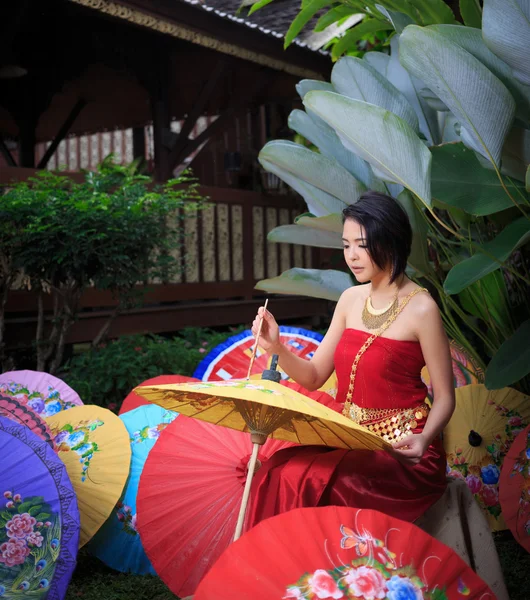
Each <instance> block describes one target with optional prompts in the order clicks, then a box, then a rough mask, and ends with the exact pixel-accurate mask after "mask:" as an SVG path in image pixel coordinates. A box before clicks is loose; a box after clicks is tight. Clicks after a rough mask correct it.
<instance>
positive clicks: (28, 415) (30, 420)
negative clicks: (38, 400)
mask: <svg viewBox="0 0 530 600" xmlns="http://www.w3.org/2000/svg"><path fill="white" fill-rule="evenodd" d="M0 417H7V418H8V419H11V420H12V421H16V422H17V423H20V424H21V425H25V426H26V427H28V428H29V429H31V431H33V433H34V434H35V435H36V436H37V437H40V438H41V440H44V441H45V442H47V443H48V444H49V445H50V446H51V447H52V448H53V449H55V443H54V441H53V436H52V434H51V431H50V429H49V427H48V425H47V423H46V421H45V420H44V419H43V418H42V417H41V416H39V415H38V414H37V413H36V412H35V411H33V410H32V409H31V408H30V407H29V406H28V405H27V404H22V403H21V402H19V401H18V400H17V399H16V398H10V397H8V396H1V395H0Z"/></svg>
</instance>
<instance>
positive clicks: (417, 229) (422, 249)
mask: <svg viewBox="0 0 530 600" xmlns="http://www.w3.org/2000/svg"><path fill="white" fill-rule="evenodd" d="M397 199H398V201H399V203H400V204H401V206H402V207H403V208H404V209H405V210H406V212H407V215H408V217H409V221H410V226H411V227H412V248H411V251H410V256H409V260H408V263H409V265H411V266H412V267H413V268H414V270H415V271H416V274H417V275H419V276H422V275H427V274H429V273H431V272H432V267H431V265H430V263H429V250H428V246H427V223H426V221H425V218H424V217H423V215H422V214H421V213H420V209H419V208H418V207H417V206H416V204H415V202H414V198H413V197H412V194H411V193H410V192H409V191H408V190H403V191H402V192H401V194H399V196H398V197H397Z"/></svg>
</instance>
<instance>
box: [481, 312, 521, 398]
mask: <svg viewBox="0 0 530 600" xmlns="http://www.w3.org/2000/svg"><path fill="white" fill-rule="evenodd" d="M529 338H530V319H528V320H527V321H524V322H523V323H522V325H521V326H520V327H519V329H517V331H516V332H515V333H514V334H513V335H512V336H511V337H510V338H508V339H507V340H506V341H505V342H504V344H502V346H501V347H500V348H499V349H498V350H497V352H496V354H495V356H494V357H493V359H492V360H491V362H490V364H489V365H488V367H487V369H486V380H485V384H486V387H487V388H488V389H489V390H498V389H500V388H503V387H506V386H508V385H512V384H513V383H516V382H517V381H520V380H521V379H522V378H523V377H526V375H528V373H530V344H529V343H528V339H529Z"/></svg>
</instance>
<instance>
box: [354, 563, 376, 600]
mask: <svg viewBox="0 0 530 600" xmlns="http://www.w3.org/2000/svg"><path fill="white" fill-rule="evenodd" d="M344 581H346V583H347V584H348V585H349V587H350V589H349V591H350V592H353V595H354V596H355V597H356V598H363V599H364V600H379V599H381V598H385V597H386V583H385V580H384V578H383V576H382V575H381V573H380V572H379V571H378V570H377V569H371V568H369V567H365V566H361V567H358V568H357V569H350V570H349V571H348V572H347V573H346V576H345V577H344Z"/></svg>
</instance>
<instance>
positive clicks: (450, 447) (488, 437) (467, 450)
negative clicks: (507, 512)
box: [444, 384, 530, 531]
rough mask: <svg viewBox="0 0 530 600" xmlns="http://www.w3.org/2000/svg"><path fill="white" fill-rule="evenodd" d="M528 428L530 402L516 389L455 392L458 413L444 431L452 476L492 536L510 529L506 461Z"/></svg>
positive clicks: (467, 388) (481, 387) (475, 388)
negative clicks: (502, 485)
mask: <svg viewBox="0 0 530 600" xmlns="http://www.w3.org/2000/svg"><path fill="white" fill-rule="evenodd" d="M529 423H530V398H529V397H528V396H525V395H524V394H522V393H521V392H518V391H517V390H514V389H511V388H502V389H500V390H488V389H487V388H486V387H485V386H484V385H483V384H473V385H466V386H463V387H460V388H457V389H456V409H455V412H454V413H453V416H452V417H451V420H450V421H449V423H448V425H447V427H446V428H445V430H444V447H445V451H446V453H447V471H448V475H449V476H450V477H456V478H459V479H465V481H466V482H467V484H468V486H469V489H470V490H471V492H472V493H473V495H474V496H475V499H476V500H477V502H478V503H479V505H480V507H481V508H482V509H483V510H484V513H485V514H486V517H487V519H488V522H489V524H490V526H491V528H492V530H493V531H499V530H502V529H506V523H505V521H504V518H503V516H502V514H501V505H500V503H499V476H500V472H501V467H502V464H503V461H504V457H505V456H506V454H507V452H508V451H509V449H510V446H511V444H512V442H513V440H514V439H515V437H516V436H517V435H518V434H519V432H520V431H522V429H523V428H524V427H526V425H528V424H529Z"/></svg>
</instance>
